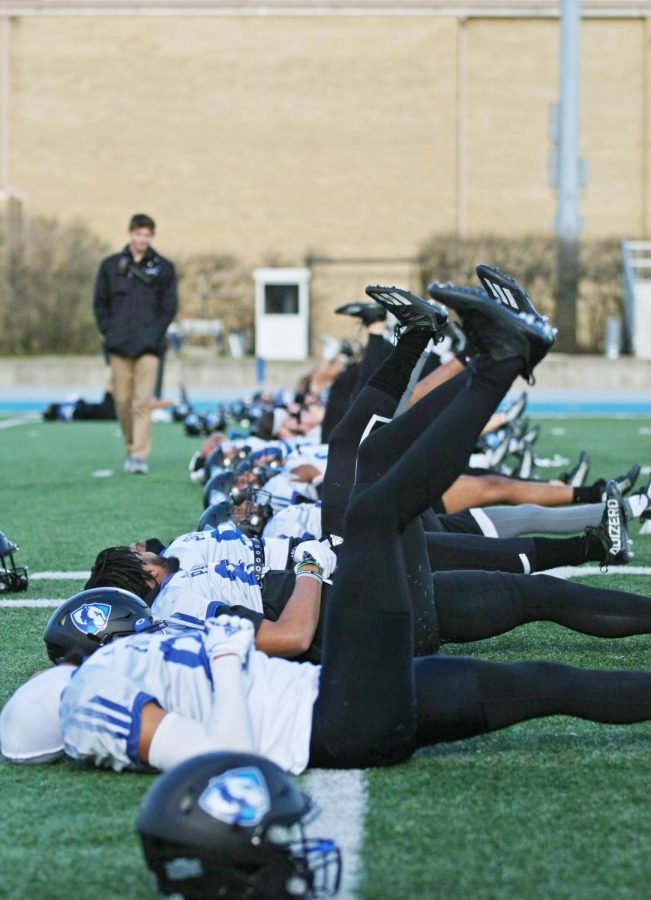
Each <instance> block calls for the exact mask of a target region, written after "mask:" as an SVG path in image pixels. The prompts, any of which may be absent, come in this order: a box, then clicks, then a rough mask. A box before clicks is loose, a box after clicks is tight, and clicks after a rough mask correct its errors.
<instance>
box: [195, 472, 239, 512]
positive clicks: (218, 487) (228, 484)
mask: <svg viewBox="0 0 651 900" xmlns="http://www.w3.org/2000/svg"><path fill="white" fill-rule="evenodd" d="M234 482H235V475H234V473H233V470H232V469H224V470H220V471H218V472H215V474H214V475H212V476H211V477H210V478H209V479H208V481H207V482H206V486H205V487H204V489H203V508H204V509H206V508H207V507H209V506H211V505H212V504H213V503H221V501H222V500H226V498H227V497H228V495H229V494H230V492H231V488H232V487H233V484H234Z"/></svg>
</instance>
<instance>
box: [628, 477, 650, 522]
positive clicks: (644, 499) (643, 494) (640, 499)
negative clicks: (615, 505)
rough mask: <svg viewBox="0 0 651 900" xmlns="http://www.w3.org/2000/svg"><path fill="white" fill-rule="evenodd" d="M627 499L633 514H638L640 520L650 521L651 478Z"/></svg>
mask: <svg viewBox="0 0 651 900" xmlns="http://www.w3.org/2000/svg"><path fill="white" fill-rule="evenodd" d="M627 500H628V504H629V506H630V507H631V508H632V509H633V515H635V516H639V519H640V522H648V521H651V478H649V479H648V480H647V483H646V484H645V485H644V487H641V488H639V489H638V490H637V491H635V493H634V494H631V496H630V497H628V498H627Z"/></svg>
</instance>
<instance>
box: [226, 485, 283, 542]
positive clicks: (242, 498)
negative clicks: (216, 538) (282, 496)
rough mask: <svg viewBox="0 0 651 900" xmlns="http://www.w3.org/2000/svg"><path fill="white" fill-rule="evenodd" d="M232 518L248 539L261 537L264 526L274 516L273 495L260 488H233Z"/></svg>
mask: <svg viewBox="0 0 651 900" xmlns="http://www.w3.org/2000/svg"><path fill="white" fill-rule="evenodd" d="M231 500H232V502H233V508H232V510H231V514H230V517H231V519H232V520H233V521H234V522H235V524H236V525H237V527H238V528H239V529H240V531H241V532H242V533H243V534H245V535H246V536H247V537H261V536H262V532H263V530H264V526H265V525H266V524H267V522H268V521H269V519H270V518H271V517H272V515H273V509H272V506H271V494H270V493H269V491H263V490H260V488H255V487H247V488H235V487H234V488H233V490H232V491H231Z"/></svg>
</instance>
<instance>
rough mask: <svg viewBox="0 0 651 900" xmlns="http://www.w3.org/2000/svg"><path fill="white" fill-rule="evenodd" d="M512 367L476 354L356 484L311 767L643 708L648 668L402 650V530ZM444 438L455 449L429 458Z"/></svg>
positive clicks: (438, 483)
mask: <svg viewBox="0 0 651 900" xmlns="http://www.w3.org/2000/svg"><path fill="white" fill-rule="evenodd" d="M520 368H521V363H520V362H519V361H518V360H507V361H503V362H500V363H494V364H489V363H488V362H487V361H486V360H480V361H479V365H478V368H477V371H476V372H475V373H474V374H473V377H472V378H471V379H470V380H469V381H468V383H467V384H466V385H465V388H464V390H463V392H460V393H459V395H458V396H457V398H455V399H454V401H453V402H451V403H449V404H448V405H447V406H446V409H445V410H444V411H443V412H442V413H441V414H440V415H439V416H438V417H437V418H435V419H434V421H433V422H432V423H431V425H429V426H428V427H427V428H426V429H425V430H424V431H422V433H421V435H420V436H419V437H418V438H417V439H416V440H415V441H414V442H412V443H411V445H410V446H409V447H408V448H407V449H406V451H405V452H404V453H403V455H402V457H401V458H400V459H399V460H398V461H397V462H396V463H395V464H394V465H393V466H392V467H391V468H390V469H389V470H388V471H387V472H386V473H385V474H384V475H383V476H382V477H381V478H380V479H379V480H378V481H376V482H374V483H370V484H367V483H360V484H357V485H356V487H355V488H354V490H353V494H352V497H351V500H350V504H349V507H348V511H347V514H346V519H345V523H344V543H343V545H342V547H341V549H340V555H339V561H338V567H337V571H336V573H335V577H334V584H333V588H332V591H331V595H330V602H329V604H328V608H327V610H326V622H325V633H324V648H323V662H322V668H321V677H320V687H319V695H318V697H317V700H316V703H315V705H314V713H313V729H312V744H311V755H310V764H311V765H313V766H326V767H332V768H350V767H366V766H377V765H390V764H392V763H396V762H400V761H402V760H404V759H406V758H408V757H409V756H410V755H411V753H412V752H413V751H414V750H415V749H416V748H418V747H420V746H425V745H427V744H431V743H435V742H437V741H450V740H457V739H460V738H465V737H470V736H472V735H476V734H481V733H484V732H487V731H493V730H496V729H498V728H503V727H505V726H507V725H510V724H513V723H515V722H520V721H523V720H525V719H530V718H537V717H541V716H547V715H554V714H566V715H574V716H579V717H581V718H586V719H591V720H594V721H599V722H610V723H629V722H639V721H644V720H646V719H649V718H651V673H650V672H639V671H620V672H618V671H598V670H584V669H577V668H573V667H570V666H564V665H558V664H554V663H539V662H533V663H517V664H506V663H493V662H485V661H478V660H473V659H463V658H449V657H448V658H446V657H439V656H428V657H422V658H420V659H416V660H413V659H412V615H411V601H410V597H409V590H408V585H407V573H406V569H405V562H404V555H403V545H402V541H401V539H400V536H401V533H402V531H403V530H404V528H405V526H406V524H407V523H408V522H410V521H412V520H413V519H414V518H415V517H416V516H418V514H419V513H420V512H421V511H422V510H423V509H425V508H426V507H427V506H428V505H429V504H430V503H431V498H432V496H434V495H436V494H440V493H441V492H442V490H443V489H444V488H445V485H446V484H449V483H451V481H452V480H453V479H454V478H455V477H456V475H457V473H458V470H459V468H460V467H461V466H463V460H464V454H465V453H467V452H470V449H471V448H472V442H473V441H474V440H476V437H477V435H478V434H479V433H480V431H481V429H482V428H483V426H484V424H485V422H486V421H487V420H488V418H489V417H490V414H491V413H492V412H493V410H494V409H495V408H496V406H497V405H498V403H499V402H500V400H501V399H502V396H503V395H504V393H505V392H506V390H507V389H508V387H509V385H510V383H511V381H512V379H513V378H514V377H515V375H517V374H518V373H519V371H520ZM424 399H426V398H424ZM421 402H422V401H421ZM416 406H418V404H416ZM415 408H416V407H413V409H415ZM386 427H387V428H389V427H390V426H386ZM446 439H447V440H451V441H453V442H454V445H455V447H456V450H457V452H456V453H449V454H445V453H444V454H441V456H440V459H439V456H438V453H437V451H438V449H439V448H440V446H441V442H442V441H444V440H446ZM365 446H366V445H365V444H364V445H362V447H361V448H360V464H361V463H362V461H363V457H364V455H365ZM434 455H436V459H437V465H432V458H433V456H434ZM502 577H506V576H502Z"/></svg>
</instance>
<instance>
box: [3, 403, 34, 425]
mask: <svg viewBox="0 0 651 900" xmlns="http://www.w3.org/2000/svg"><path fill="white" fill-rule="evenodd" d="M0 405H2V404H0ZM40 418H41V417H40V416H39V415H36V414H35V413H34V414H32V415H27V416H17V417H15V418H13V419H2V420H0V428H14V427H15V426H16V425H28V424H29V423H30V422H38V421H39V420H40Z"/></svg>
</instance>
